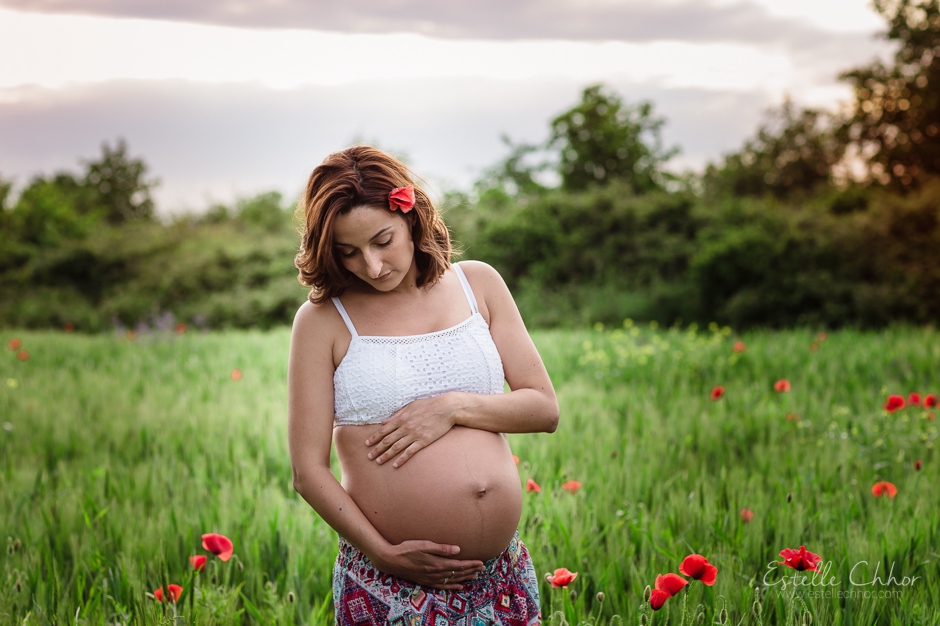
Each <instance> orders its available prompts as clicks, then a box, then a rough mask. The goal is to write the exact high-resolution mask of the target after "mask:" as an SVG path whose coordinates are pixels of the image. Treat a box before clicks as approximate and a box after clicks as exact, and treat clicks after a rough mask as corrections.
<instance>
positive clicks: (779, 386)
mask: <svg viewBox="0 0 940 626" xmlns="http://www.w3.org/2000/svg"><path fill="white" fill-rule="evenodd" d="M774 391H776V392H777V393H789V392H790V381H789V380H787V379H786V378H781V379H780V380H778V381H777V382H775V383H774Z"/></svg>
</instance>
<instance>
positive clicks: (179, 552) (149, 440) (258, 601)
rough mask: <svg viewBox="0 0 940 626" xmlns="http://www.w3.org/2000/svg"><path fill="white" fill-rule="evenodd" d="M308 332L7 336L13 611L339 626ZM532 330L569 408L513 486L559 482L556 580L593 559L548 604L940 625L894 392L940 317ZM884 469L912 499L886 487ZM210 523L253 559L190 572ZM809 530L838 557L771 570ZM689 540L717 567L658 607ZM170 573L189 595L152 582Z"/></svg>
mask: <svg viewBox="0 0 940 626" xmlns="http://www.w3.org/2000/svg"><path fill="white" fill-rule="evenodd" d="M289 335H290V333H289V330H288V329H280V330H276V331H273V332H229V333H209V334H198V333H191V332H189V333H185V334H182V335H177V334H149V335H139V336H137V338H136V339H134V340H130V339H128V338H127V337H117V336H114V335H102V336H80V335H74V334H65V333H51V332H43V333H40V332H13V331H5V332H4V333H3V344H6V343H7V341H9V340H10V339H12V338H14V337H17V338H18V339H20V340H21V341H22V347H21V348H20V349H25V350H28V352H29V358H28V359H27V360H20V359H19V358H17V355H18V350H7V349H6V348H3V351H2V353H0V422H2V425H3V430H2V431H0V460H2V466H0V541H5V542H6V545H5V550H4V551H3V553H2V556H0V624H2V625H5V624H18V625H19V624H131V623H133V624H157V623H161V624H170V623H176V624H191V623H198V624H235V623H246V624H248V623H261V624H275V623H277V624H328V623H331V622H332V600H331V597H330V576H331V569H332V563H333V559H334V558H335V555H336V535H335V533H334V532H333V531H332V530H331V529H330V528H329V527H328V526H327V525H326V524H325V523H323V522H322V521H321V520H320V519H319V518H318V517H317V515H316V514H315V513H314V512H313V511H312V510H311V509H310V507H309V506H308V505H307V504H306V503H305V502H304V501H303V500H302V499H301V498H300V497H299V496H298V495H297V494H296V493H295V492H294V491H293V488H292V486H291V471H290V462H289V458H288V452H287V441H286V423H285V422H286V400H287V398H286V394H287V392H286V369H287V353H288V344H289ZM533 338H534V340H535V342H536V344H537V346H538V347H539V350H540V351H541V353H542V356H543V359H544V360H545V363H546V366H547V367H548V370H549V373H550V374H551V375H552V379H553V381H554V383H555V388H556V391H557V392H558V397H559V401H560V404H561V423H560V425H559V428H558V431H557V432H555V433H554V434H551V435H547V434H538V435H513V436H512V437H511V441H512V446H513V451H514V453H515V454H516V455H518V456H519V457H520V459H521V462H520V464H519V474H520V480H521V481H522V482H523V483H524V482H525V481H526V480H527V479H528V478H532V479H533V480H535V481H536V482H537V483H538V484H539V485H541V492H540V493H525V494H524V496H525V505H524V510H523V514H522V521H521V523H520V529H519V530H520V535H521V537H522V539H523V540H524V541H525V542H526V544H527V545H528V547H529V550H530V551H531V553H532V557H533V560H534V563H535V567H536V570H537V571H538V573H539V576H540V577H542V576H543V575H544V574H545V573H547V572H550V571H552V570H554V569H556V568H560V567H566V568H568V569H570V570H572V571H576V572H578V576H577V578H576V579H575V580H574V582H573V583H572V584H571V585H570V586H569V587H568V589H560V588H557V589H553V588H551V586H550V585H549V583H548V582H546V581H543V582H542V587H541V594H542V610H543V614H544V615H545V617H546V621H547V622H553V623H556V624H559V623H562V621H563V620H564V621H567V622H568V623H571V624H579V623H581V622H585V621H587V622H593V623H598V624H608V623H611V624H614V623H617V624H619V623H629V624H638V623H643V622H644V621H645V623H647V624H679V623H680V621H681V620H682V619H683V617H685V623H687V624H691V623H709V624H711V623H729V624H740V623H743V624H758V623H762V624H789V623H792V624H807V623H810V622H809V620H810V618H809V617H808V616H806V615H804V613H806V612H808V613H809V614H811V615H812V623H813V624H845V625H849V624H857V625H870V624H938V623H940V576H938V574H940V506H938V503H940V487H938V481H937V479H938V477H940V469H938V461H940V459H938V455H937V450H936V445H937V441H936V440H937V437H938V422H937V421H935V420H934V418H933V416H932V415H933V414H932V413H931V412H930V411H929V410H927V409H924V408H922V407H910V406H908V407H906V408H904V409H903V410H900V411H897V412H895V413H893V414H888V413H887V412H886V411H885V410H884V409H883V408H882V407H883V405H884V403H885V401H886V398H887V396H888V394H892V393H899V394H903V395H904V396H905V397H907V395H908V393H909V392H912V391H917V392H921V393H924V394H926V393H928V392H934V393H940V336H938V332H937V331H935V330H931V329H910V328H896V329H891V330H887V331H884V332H880V333H860V332H854V331H841V332H834V333H831V334H830V335H829V337H828V338H827V339H826V340H824V341H823V340H820V339H817V338H816V335H815V332H811V331H808V330H806V331H801V330H795V331H788V332H777V333H770V332H756V333H745V334H743V335H740V336H739V335H737V334H735V333H733V332H731V331H730V329H723V330H722V329H717V328H714V327H713V328H712V329H703V330H699V331H695V330H694V329H681V330H680V329H665V330H663V329H652V328H649V327H643V328H642V329H641V328H637V327H635V326H627V327H624V328H620V329H617V330H609V329H608V330H604V329H595V330H591V331H539V332H533ZM738 339H740V340H743V341H744V343H745V345H746V349H745V350H744V351H743V352H735V351H733V349H732V345H733V342H734V341H735V340H738ZM814 342H815V347H816V348H817V349H815V350H814V349H812V347H813V346H812V344H814ZM236 368H237V369H239V370H240V371H241V373H242V376H241V378H240V380H233V376H232V372H233V370H234V369H236ZM781 378H786V379H788V380H789V381H790V383H791V384H792V390H791V391H790V392H789V393H777V392H775V391H774V390H773V384H774V382H775V381H777V380H778V379H781ZM716 385H721V386H723V387H724V389H725V393H724V396H723V397H722V398H720V399H719V400H715V401H713V400H711V399H710V392H711V391H712V389H713V387H714V386H716ZM933 412H934V413H940V410H937V409H933ZM916 460H920V461H922V469H920V470H919V471H917V470H915V461H916ZM568 480H577V481H580V482H581V483H582V484H583V486H582V487H581V489H580V490H579V491H577V493H574V494H572V493H569V492H567V491H565V490H563V489H561V485H562V483H564V482H565V481H568ZM881 480H887V481H890V482H892V483H893V484H894V485H896V486H897V490H898V493H897V496H896V497H895V498H893V499H890V498H887V497H881V498H876V497H874V496H873V495H872V493H871V488H872V486H873V485H874V484H875V483H876V482H877V481H881ZM743 508H747V509H749V510H751V511H752V512H753V520H752V521H750V523H744V522H743V521H742V518H741V515H740V511H741V509H743ZM207 532H217V533H221V534H224V535H226V536H228V537H230V538H231V539H232V540H233V541H234V546H235V556H234V557H233V558H232V559H231V560H229V561H227V562H222V561H221V560H219V559H217V558H215V557H213V556H212V555H210V556H209V561H208V563H207V566H206V568H205V570H204V571H203V572H201V573H199V574H198V575H195V574H194V573H193V572H192V567H191V566H190V563H189V560H188V559H189V557H190V556H191V555H195V554H206V551H205V550H203V549H202V547H201V539H200V537H201V535H202V534H203V533H207ZM800 545H805V546H806V548H807V549H808V550H810V551H812V552H815V553H818V554H820V555H821V556H822V558H823V562H824V565H825V566H826V568H827V574H826V575H825V576H821V577H816V578H810V577H807V578H806V579H805V580H798V579H797V580H794V578H793V576H794V574H797V572H795V570H792V569H789V568H787V567H784V566H775V565H769V564H772V563H774V562H775V561H781V560H782V559H781V558H780V557H779V556H778V553H779V552H780V551H781V550H782V549H784V548H799V547H800ZM691 553H699V554H702V555H704V556H706V557H707V558H708V560H709V562H710V563H712V564H714V565H715V566H717V568H718V577H717V582H716V584H715V585H714V586H711V587H706V586H704V585H703V584H702V583H700V582H693V583H692V584H690V585H689V586H688V587H687V590H688V591H683V592H680V594H678V595H677V596H676V597H673V598H671V599H669V600H667V601H666V604H665V606H664V607H663V608H662V609H661V610H659V611H657V612H655V613H651V612H649V611H648V610H645V609H644V610H640V609H641V606H646V607H648V605H647V604H645V603H644V602H643V595H644V589H645V588H646V587H647V586H648V585H653V583H654V581H655V579H656V576H657V575H658V574H665V573H668V572H673V573H678V572H679V569H678V568H679V564H680V562H681V561H682V559H683V558H684V557H685V556H686V555H688V554H691ZM892 567H893V569H892ZM876 568H877V571H876ZM889 571H890V574H889ZM872 581H874V584H872ZM801 582H802V583H803V584H800V583H801ZM169 583H173V584H178V585H181V586H183V587H184V592H183V596H182V598H181V599H180V601H179V603H178V606H177V605H173V604H171V603H169V602H165V603H158V602H156V601H155V600H154V599H153V597H152V593H153V591H154V590H156V589H157V588H159V587H161V586H162V585H166V584H169ZM862 583H869V584H862ZM194 589H195V590H196V593H193V590H194ZM599 592H602V593H603V594H604V599H603V601H599V600H598V595H597V594H598V593H599ZM794 592H795V594H794ZM148 594H151V595H148ZM840 595H842V596H843V597H839V596H840ZM755 597H757V598H759V600H758V603H757V604H755ZM684 607H685V608H686V613H687V614H686V615H685V616H684V615H683V608H684ZM723 608H724V609H725V611H724V612H722V609H723ZM699 615H701V616H702V617H701V620H702V621H699ZM722 620H724V622H723V621H722Z"/></svg>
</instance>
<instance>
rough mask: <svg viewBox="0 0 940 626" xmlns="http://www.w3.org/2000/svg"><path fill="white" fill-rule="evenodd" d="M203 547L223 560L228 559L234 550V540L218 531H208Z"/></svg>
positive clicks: (204, 536) (203, 540) (203, 539)
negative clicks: (219, 533)
mask: <svg viewBox="0 0 940 626" xmlns="http://www.w3.org/2000/svg"><path fill="white" fill-rule="evenodd" d="M202 547H203V548H205V549H206V550H208V551H209V552H211V553H212V554H214V555H216V556H217V557H219V558H220V559H222V560H223V561H228V560H229V559H230V558H232V552H234V548H233V547H232V540H231V539H229V538H228V537H226V536H225V535H218V534H216V533H207V534H205V535H203V536H202Z"/></svg>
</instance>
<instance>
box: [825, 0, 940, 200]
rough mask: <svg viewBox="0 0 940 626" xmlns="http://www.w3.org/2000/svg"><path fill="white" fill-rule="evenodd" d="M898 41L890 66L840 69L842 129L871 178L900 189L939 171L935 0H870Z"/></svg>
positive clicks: (939, 37)
mask: <svg viewBox="0 0 940 626" xmlns="http://www.w3.org/2000/svg"><path fill="white" fill-rule="evenodd" d="M873 5H874V8H875V10H876V11H878V13H880V14H881V15H882V16H884V17H885V19H887V21H888V31H887V33H885V37H886V38H887V39H890V40H893V41H897V42H898V43H899V44H900V47H899V48H898V51H897V53H896V54H895V57H894V65H893V66H890V67H889V66H886V65H885V64H883V63H881V62H875V63H872V64H870V65H868V66H866V67H861V68H858V69H855V70H852V71H850V72H846V73H844V74H843V75H842V76H841V78H842V79H843V80H847V81H849V82H851V83H852V87H853V89H854V92H855V103H854V112H853V115H852V117H851V119H850V120H849V121H848V122H847V123H846V124H845V127H844V129H843V132H844V133H845V135H846V136H847V137H848V139H849V140H851V141H853V142H855V143H856V144H857V145H858V146H859V149H860V154H862V155H863V156H865V157H867V165H868V167H867V170H868V171H867V175H868V178H869V179H870V180H871V181H875V182H879V183H881V184H885V185H890V186H892V187H894V188H896V189H904V188H908V187H910V186H916V185H919V184H920V183H921V182H923V179H924V177H925V176H928V175H937V174H940V141H938V135H940V0H874V2H873Z"/></svg>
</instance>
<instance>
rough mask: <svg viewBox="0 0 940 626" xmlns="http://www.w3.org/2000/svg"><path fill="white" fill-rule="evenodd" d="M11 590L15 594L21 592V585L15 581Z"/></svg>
mask: <svg viewBox="0 0 940 626" xmlns="http://www.w3.org/2000/svg"><path fill="white" fill-rule="evenodd" d="M13 588H14V589H15V590H16V593H19V592H21V591H23V583H21V582H20V581H16V584H15V585H13Z"/></svg>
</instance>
